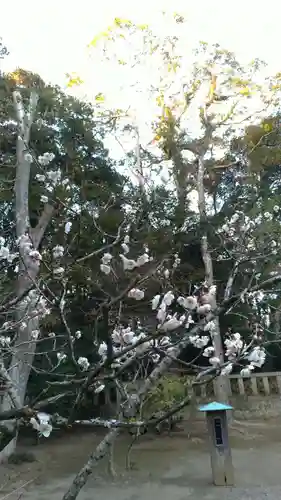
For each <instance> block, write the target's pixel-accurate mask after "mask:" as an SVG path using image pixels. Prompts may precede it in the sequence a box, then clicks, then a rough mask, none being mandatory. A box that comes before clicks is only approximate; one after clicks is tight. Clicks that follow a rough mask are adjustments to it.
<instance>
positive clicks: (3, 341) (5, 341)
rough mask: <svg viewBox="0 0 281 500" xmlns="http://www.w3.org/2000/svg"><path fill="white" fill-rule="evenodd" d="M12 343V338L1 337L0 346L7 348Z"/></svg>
mask: <svg viewBox="0 0 281 500" xmlns="http://www.w3.org/2000/svg"><path fill="white" fill-rule="evenodd" d="M10 343H11V337H4V335H0V345H1V346H2V347H7V346H9V345H10Z"/></svg>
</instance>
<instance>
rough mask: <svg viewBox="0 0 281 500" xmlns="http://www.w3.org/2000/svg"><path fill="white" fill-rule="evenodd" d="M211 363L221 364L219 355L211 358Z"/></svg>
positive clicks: (214, 364)
mask: <svg viewBox="0 0 281 500" xmlns="http://www.w3.org/2000/svg"><path fill="white" fill-rule="evenodd" d="M209 363H210V364H211V365H213V366H219V365H220V360H219V358H218V357H217V356H214V357H212V358H209Z"/></svg>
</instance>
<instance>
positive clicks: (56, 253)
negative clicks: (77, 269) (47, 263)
mask: <svg viewBox="0 0 281 500" xmlns="http://www.w3.org/2000/svg"><path fill="white" fill-rule="evenodd" d="M63 254H64V248H63V246H61V245H56V246H55V247H54V248H53V257H54V259H60V258H61V257H63Z"/></svg>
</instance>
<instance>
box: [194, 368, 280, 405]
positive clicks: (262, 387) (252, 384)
mask: <svg viewBox="0 0 281 500" xmlns="http://www.w3.org/2000/svg"><path fill="white" fill-rule="evenodd" d="M228 380H229V393H228V395H229V396H230V397H235V396H277V395H281V372H267V373H252V374H251V377H242V376H241V375H240V374H237V375H229V377H228ZM214 383H215V382H214V381H213V382H211V383H209V384H206V385H200V386H197V387H194V388H193V394H194V396H195V397H196V398H198V399H209V398H212V397H213V396H214Z"/></svg>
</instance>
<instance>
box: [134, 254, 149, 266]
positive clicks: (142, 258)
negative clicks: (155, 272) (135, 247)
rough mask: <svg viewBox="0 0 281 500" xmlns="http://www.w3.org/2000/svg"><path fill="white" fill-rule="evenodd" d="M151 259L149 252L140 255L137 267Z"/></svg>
mask: <svg viewBox="0 0 281 500" xmlns="http://www.w3.org/2000/svg"><path fill="white" fill-rule="evenodd" d="M149 260H150V258H149V255H148V253H144V254H143V255H140V256H139V257H138V258H137V262H136V265H137V267H141V266H143V265H144V264H146V263H147V262H149Z"/></svg>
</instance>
